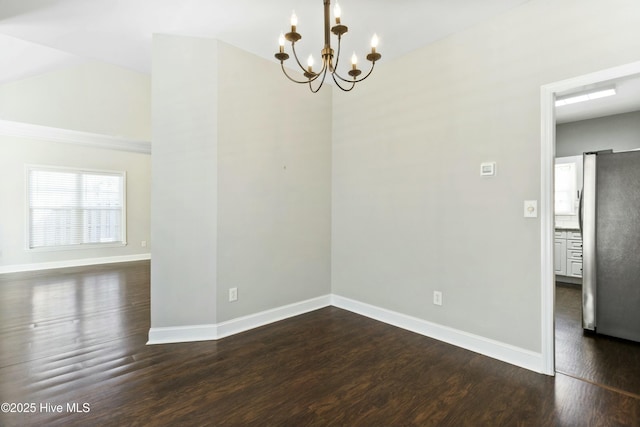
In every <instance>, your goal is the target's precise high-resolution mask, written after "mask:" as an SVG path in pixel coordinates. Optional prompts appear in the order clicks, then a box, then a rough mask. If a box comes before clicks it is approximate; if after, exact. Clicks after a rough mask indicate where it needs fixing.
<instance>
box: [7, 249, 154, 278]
mask: <svg viewBox="0 0 640 427" xmlns="http://www.w3.org/2000/svg"><path fill="white" fill-rule="evenodd" d="M150 259H151V254H150V253H146V254H136V255H120V256H110V257H100V258H81V259H70V260H65V261H53V262H39V263H34V264H17V265H5V266H1V267H0V274H5V273H22V272H25V271H38V270H50V269H54V268H69V267H84V266H87V265H97V264H113V263H117V262H131V261H146V260H150Z"/></svg>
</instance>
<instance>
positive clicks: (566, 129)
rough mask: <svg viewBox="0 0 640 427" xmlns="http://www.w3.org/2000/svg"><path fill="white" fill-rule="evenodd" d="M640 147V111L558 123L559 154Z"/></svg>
mask: <svg viewBox="0 0 640 427" xmlns="http://www.w3.org/2000/svg"><path fill="white" fill-rule="evenodd" d="M609 148H611V149H613V150H614V151H625V150H633V149H636V148H640V111H635V112H632V113H626V114H617V115H615V116H608V117H600V118H597V119H591V120H582V121H579V122H572V123H563V124H559V125H557V126H556V157H566V156H577V155H581V154H582V153H584V152H585V151H598V150H607V149H609Z"/></svg>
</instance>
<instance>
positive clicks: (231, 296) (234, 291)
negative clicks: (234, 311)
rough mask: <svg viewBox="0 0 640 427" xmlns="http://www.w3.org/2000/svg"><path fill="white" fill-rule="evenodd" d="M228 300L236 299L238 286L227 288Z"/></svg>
mask: <svg viewBox="0 0 640 427" xmlns="http://www.w3.org/2000/svg"><path fill="white" fill-rule="evenodd" d="M229 301H238V288H229Z"/></svg>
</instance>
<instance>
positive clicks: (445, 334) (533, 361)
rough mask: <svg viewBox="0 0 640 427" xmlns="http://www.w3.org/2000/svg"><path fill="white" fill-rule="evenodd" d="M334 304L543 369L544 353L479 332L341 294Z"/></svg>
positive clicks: (483, 353)
mask: <svg viewBox="0 0 640 427" xmlns="http://www.w3.org/2000/svg"><path fill="white" fill-rule="evenodd" d="M331 302H332V305H333V306H335V307H338V308H341V309H344V310H348V311H351V312H353V313H356V314H360V315H362V316H366V317H369V318H371V319H375V320H378V321H380V322H384V323H387V324H389V325H393V326H397V327H399V328H402V329H406V330H409V331H412V332H415V333H418V334H420V335H424V336H427V337H430V338H434V339H436V340H438V341H443V342H446V343H449V344H452V345H455V346H457V347H461V348H464V349H466V350H470V351H473V352H475V353H479V354H482V355H485V356H488V357H491V358H493V359H497V360H501V361H503V362H506V363H510V364H512V365H516V366H519V367H521V368H525V369H529V370H531V371H535V372H543V371H542V354H541V353H536V352H533V351H530V350H526V349H523V348H519V347H516V346H512V345H509V344H505V343H502V342H499V341H495V340H491V339H489V338H485V337H481V336H479V335H474V334H470V333H468V332H464V331H460V330H457V329H454V328H449V327H447V326H442V325H438V324H436V323H431V322H428V321H426V320H423V319H418V318H416V317H412V316H408V315H406V314H402V313H397V312H394V311H391V310H387V309H384V308H380V307H376V306H373V305H369V304H365V303H362V302H359V301H355V300H352V299H349V298H344V297H341V296H338V295H332V298H331Z"/></svg>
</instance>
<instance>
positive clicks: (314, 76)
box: [275, 0, 382, 93]
mask: <svg viewBox="0 0 640 427" xmlns="http://www.w3.org/2000/svg"><path fill="white" fill-rule="evenodd" d="M323 1H324V49H322V51H321V57H322V68H321V69H320V70H319V71H318V72H315V71H313V56H311V55H309V59H308V60H307V67H306V68H305V67H304V66H303V65H302V63H301V62H300V60H299V59H298V54H297V53H296V42H297V41H299V40H300V39H301V38H302V36H301V35H300V33H298V32H297V31H296V27H297V25H298V17H297V16H296V14H295V12H294V13H293V14H292V15H291V32H288V33H287V34H280V40H279V42H280V51H279V52H278V53H276V54H275V57H276V59H277V60H278V61H280V66H281V67H282V72H283V73H284V74H285V76H287V78H288V79H289V80H291V81H293V82H295V83H302V84H308V85H309V89H311V92H313V93H316V92H318V91H319V90H320V88H321V87H322V85H323V83H324V80H325V78H326V76H327V73H329V74H331V77H332V78H333V81H334V82H335V83H336V85H337V86H338V87H339V88H340V89H342V90H343V91H345V92H348V91H350V90H352V89H353V88H354V87H355V85H356V83H358V82H361V81H363V80H364V79H366V78H367V77H369V75H371V72H372V71H373V67H374V66H375V65H376V61H378V60H379V59H380V58H381V57H382V55H380V54H379V53H378V52H376V48H377V47H378V36H377V35H375V34H374V35H373V38H372V39H371V52H370V53H369V54H367V56H366V58H367V60H369V61H371V69H370V70H369V72H368V73H367V74H366V75H365V76H364V77H361V78H359V76H360V75H361V74H362V71H361V70H359V69H358V57H357V56H356V54H355V53H354V54H353V55H352V56H351V69H350V70H349V71H348V72H347V74H349V76H350V77H351V78H344V77H342V76H340V74H338V72H337V68H338V62H339V60H340V42H341V39H342V36H343V34H345V33H346V32H347V31H348V30H349V29H348V28H347V27H346V26H345V25H342V23H341V22H340V14H341V11H340V6H339V5H338V4H337V3H336V5H335V8H334V11H333V15H334V17H335V20H336V25H335V26H333V27H330V16H329V15H330V12H329V8H330V3H331V1H330V0H323ZM330 32H331V33H333V34H335V35H336V36H337V37H338V52H337V54H336V55H335V63H334V62H333V59H334V51H333V49H332V48H331V35H330V34H329V33H330ZM285 40H286V41H289V42H291V51H292V52H293V56H294V58H295V60H296V62H297V63H298V66H299V67H300V69H301V70H302V73H303V74H304V76H305V77H306V80H297V79H294V78H293V77H291V76H290V75H289V74H288V73H287V70H285V68H284V61H286V60H287V59H289V54H288V53H286V52H285V51H284V45H285ZM316 80H319V83H317V84H316V87H315V88H314V85H313V84H312V83H313V82H315V81H316Z"/></svg>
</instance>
